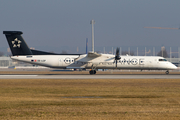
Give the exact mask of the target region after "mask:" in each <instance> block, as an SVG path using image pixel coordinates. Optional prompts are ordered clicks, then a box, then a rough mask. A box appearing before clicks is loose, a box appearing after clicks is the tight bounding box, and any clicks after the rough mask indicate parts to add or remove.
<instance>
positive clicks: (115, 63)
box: [3, 31, 177, 75]
mask: <svg viewBox="0 0 180 120" xmlns="http://www.w3.org/2000/svg"><path fill="white" fill-rule="evenodd" d="M3 34H5V36H6V38H7V41H8V44H9V46H10V49H11V52H12V56H11V59H13V60H17V61H22V62H26V63H30V64H34V65H40V66H45V67H51V68H60V69H90V71H89V74H91V75H93V74H96V70H97V69H133V70H166V72H165V73H166V74H169V70H175V69H177V67H176V66H175V65H174V64H172V63H171V62H169V61H167V60H166V59H165V58H163V57H159V56H129V55H126V56H120V55H119V48H117V49H116V54H115V55H112V54H100V53H96V52H88V53H87V54H56V53H50V52H44V51H39V50H32V49H29V47H28V45H27V44H26V42H25V41H24V39H23V37H22V36H21V34H23V32H21V31H3Z"/></svg>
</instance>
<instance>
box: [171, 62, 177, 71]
mask: <svg viewBox="0 0 180 120" xmlns="http://www.w3.org/2000/svg"><path fill="white" fill-rule="evenodd" d="M169 68H170V69H172V70H176V69H177V67H176V66H175V65H174V64H172V63H171V64H170V66H169Z"/></svg>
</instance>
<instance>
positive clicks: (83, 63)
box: [11, 54, 177, 70]
mask: <svg viewBox="0 0 180 120" xmlns="http://www.w3.org/2000/svg"><path fill="white" fill-rule="evenodd" d="M11 58H12V59H14V60H18V61H23V62H27V63H31V64H35V65H41V66H46V67H52V68H64V69H66V68H72V69H73V68H74V69H75V68H77V69H80V68H85V69H92V68H94V69H115V68H116V63H115V60H114V55H111V54H101V56H99V57H92V58H91V57H87V54H83V55H28V56H12V57H11ZM117 69H140V70H144V69H148V70H173V69H177V67H176V66H175V65H173V64H172V63H171V62H169V61H166V60H165V59H164V58H163V57H158V56H121V59H120V60H118V61H117Z"/></svg>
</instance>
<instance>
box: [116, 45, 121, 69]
mask: <svg viewBox="0 0 180 120" xmlns="http://www.w3.org/2000/svg"><path fill="white" fill-rule="evenodd" d="M120 59H121V57H119V48H117V49H116V55H115V61H116V69H117V61H118V60H120Z"/></svg>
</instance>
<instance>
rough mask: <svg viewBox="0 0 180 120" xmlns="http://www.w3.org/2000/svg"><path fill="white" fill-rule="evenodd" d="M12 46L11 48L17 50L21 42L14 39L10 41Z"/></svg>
mask: <svg viewBox="0 0 180 120" xmlns="http://www.w3.org/2000/svg"><path fill="white" fill-rule="evenodd" d="M12 45H13V47H18V48H20V46H21V41H20V40H18V39H17V38H16V39H14V41H12Z"/></svg>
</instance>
